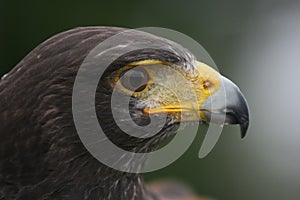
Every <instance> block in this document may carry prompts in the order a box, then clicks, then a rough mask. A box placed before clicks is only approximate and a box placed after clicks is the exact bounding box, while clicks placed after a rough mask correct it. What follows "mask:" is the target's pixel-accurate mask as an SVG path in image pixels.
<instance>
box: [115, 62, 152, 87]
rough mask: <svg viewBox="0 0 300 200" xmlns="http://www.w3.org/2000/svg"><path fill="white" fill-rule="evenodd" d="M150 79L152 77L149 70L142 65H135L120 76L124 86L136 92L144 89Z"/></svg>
mask: <svg viewBox="0 0 300 200" xmlns="http://www.w3.org/2000/svg"><path fill="white" fill-rule="evenodd" d="M149 80H150V78H149V75H148V72H147V71H146V70H145V69H143V68H141V67H135V68H133V69H130V70H128V71H125V72H124V73H123V74H121V78H120V82H121V84H122V86H123V87H125V88H126V89H128V90H130V91H134V92H141V91H143V90H144V89H145V88H146V86H147V84H148V82H149Z"/></svg>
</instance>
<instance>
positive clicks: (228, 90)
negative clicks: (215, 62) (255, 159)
mask: <svg viewBox="0 0 300 200" xmlns="http://www.w3.org/2000/svg"><path fill="white" fill-rule="evenodd" d="M201 111H202V112H203V113H204V114H205V116H206V121H208V122H213V123H218V124H239V125H240V131H241V137H242V138H244V137H245V135H246V133H247V130H248V127H249V108H248V103H247V101H246V99H245V97H244V95H243V94H242V92H241V91H240V89H239V88H238V87H237V86H236V85H235V84H234V83H233V82H232V81H230V80H229V79H227V78H225V77H223V76H221V85H220V89H219V90H218V91H217V92H215V93H214V94H213V95H211V96H210V97H208V98H207V99H206V101H205V102H204V103H203V105H202V108H201Z"/></svg>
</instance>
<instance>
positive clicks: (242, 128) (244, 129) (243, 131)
mask: <svg viewBox="0 0 300 200" xmlns="http://www.w3.org/2000/svg"><path fill="white" fill-rule="evenodd" d="M248 128H249V121H246V122H244V123H242V124H240V131H241V138H242V139H243V138H245V136H246V133H247V131H248Z"/></svg>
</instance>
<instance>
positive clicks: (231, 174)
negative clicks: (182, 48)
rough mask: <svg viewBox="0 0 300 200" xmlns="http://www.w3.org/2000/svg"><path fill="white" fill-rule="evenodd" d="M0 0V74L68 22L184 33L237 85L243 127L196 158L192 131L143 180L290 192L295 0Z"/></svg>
mask: <svg viewBox="0 0 300 200" xmlns="http://www.w3.org/2000/svg"><path fill="white" fill-rule="evenodd" d="M0 2H1V3H0V77H1V76H2V75H4V74H5V73H7V72H8V71H9V70H10V69H11V68H13V67H14V66H15V65H16V64H17V63H18V62H19V61H20V60H21V59H22V58H23V57H24V56H25V55H26V54H27V53H29V52H30V51H31V50H32V49H33V48H34V47H35V46H36V45H38V44H39V43H41V42H42V41H44V40H45V39H47V38H48V37H50V36H52V35H54V34H56V33H58V32H61V31H64V30H67V29H70V28H74V27H78V26H89V25H105V26H121V27H130V28H137V27H147V26H154V27H165V28H170V29H174V30H177V31H180V32H182V33H184V34H187V35H189V36H190V37H192V38H193V39H195V40H196V41H198V42H199V43H200V44H201V45H203V46H204V47H205V48H206V50H207V51H208V52H209V53H210V54H211V56H212V57H213V59H214V61H215V62H216V64H217V65H218V68H219V70H220V71H221V73H222V74H224V75H225V76H227V77H229V78H230V79H231V80H233V81H234V82H235V83H237V85H239V86H240V88H241V90H242V91H243V92H244V94H245V96H246V98H247V99H248V101H249V104H250V109H251V127H250V131H249V133H248V136H247V137H246V139H244V140H240V138H239V130H238V127H225V128H224V131H223V134H222V135H221V138H220V140H219V142H218V143H217V145H216V147H215V148H214V149H213V151H212V152H211V154H209V156H208V157H206V158H205V159H199V158H198V152H199V149H200V145H201V140H202V139H203V134H201V133H199V137H198V140H196V141H195V142H194V144H193V145H192V147H191V148H190V149H189V150H188V152H187V153H186V154H185V155H184V156H183V157H181V158H180V159H179V160H178V161H177V162H175V163H173V164H172V165H170V166H169V167H167V168H164V169H163V170H160V171H157V172H153V173H148V174H146V180H147V181H152V180H157V179H169V178H171V179H174V180H179V181H182V182H185V183H187V184H188V185H190V186H191V187H192V188H193V189H194V190H195V191H196V192H197V193H198V194H202V195H206V196H210V197H212V198H214V199H222V200H241V199H242V200H253V199H255V200H271V199H272V200H276V199H287V200H298V199H300V106H299V102H300V89H299V87H300V1H289V0H286V1H279V0H253V1H240V0H236V1H232V0H229V1H215V0H212V1H179V0H173V1H167V0H165V1H158V0H152V1H141V0H131V1H114V0H110V1H100V0H97V1H95V0H91V1H36V2H34V3H33V2H29V1H12V0H10V1H9V0H0ZM0 106H1V105H0ZM0 131H1V130H0Z"/></svg>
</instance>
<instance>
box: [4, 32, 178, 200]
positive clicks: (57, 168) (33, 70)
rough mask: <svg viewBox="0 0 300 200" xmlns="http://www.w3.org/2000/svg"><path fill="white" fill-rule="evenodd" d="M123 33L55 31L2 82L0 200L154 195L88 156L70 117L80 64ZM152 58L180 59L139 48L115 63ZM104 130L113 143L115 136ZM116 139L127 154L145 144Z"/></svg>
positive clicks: (129, 176) (133, 176) (130, 176)
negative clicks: (88, 55)
mask: <svg viewBox="0 0 300 200" xmlns="http://www.w3.org/2000/svg"><path fill="white" fill-rule="evenodd" d="M122 30H123V29H120V28H109V27H89V28H77V29H73V30H70V31H67V32H64V33H61V34H58V35H56V36H54V37H52V38H50V39H49V40H47V41H46V42H44V43H42V44H41V45H39V46H38V47H36V48H35V49H34V50H33V51H32V52H31V53H30V54H29V55H28V56H26V57H25V58H24V59H23V60H22V61H21V62H20V63H19V64H18V65H17V66H16V67H15V68H14V69H13V70H12V71H11V72H10V73H9V74H8V75H7V76H6V77H5V78H4V79H3V80H2V81H1V82H0V103H1V106H0V121H1V124H0V138H1V140H0V148H1V150H0V199H30V200H31V199H43V200H46V199H64V200H67V199H70V200H76V199H78V200H83V199H89V200H92V199H143V198H145V197H147V196H148V195H150V196H151V198H152V195H151V194H148V192H147V190H146V189H145V187H144V185H142V177H141V175H140V174H129V173H124V172H119V171H116V170H113V169H111V168H109V167H106V166H104V165H102V164H101V163H99V162H98V161H97V160H96V159H94V158H93V157H92V156H91V155H90V154H89V153H88V152H87V150H86V149H85V148H84V146H83V145H82V144H81V141H80V139H79V137H78V135H77V133H76V130H75V127H74V123H73V119H72V113H71V112H72V111H71V96H72V87H73V84H74V80H75V76H76V73H77V71H78V68H79V66H80V65H81V63H82V62H83V60H84V58H85V57H86V56H87V54H88V53H89V51H90V50H92V49H93V48H94V47H95V46H96V45H97V44H98V43H100V42H101V41H103V40H104V39H106V38H108V37H110V36H112V35H114V34H116V33H118V32H120V31H122ZM158 57H159V58H160V59H166V60H167V61H170V60H172V62H173V61H174V62H175V61H178V60H176V59H178V58H177V57H175V56H174V57H172V55H169V56H168V57H167V56H164V52H160V53H155V52H151V50H147V49H145V50H144V51H142V52H139V54H138V55H137V54H136V53H134V52H132V55H128V56H127V57H126V56H125V57H124V58H122V59H120V60H119V61H116V62H115V64H114V65H116V66H115V67H120V65H122V66H123V65H125V64H126V62H132V61H134V60H132V59H133V58H134V59H135V60H139V59H145V58H158ZM112 68H114V66H112ZM107 73H108V74H109V72H107ZM103 85H105V83H103ZM103 88H105V87H103ZM103 88H100V89H99V95H97V98H98V100H99V101H102V104H101V105H100V106H101V108H99V110H98V111H99V113H100V114H99V115H100V118H101V114H102V113H104V112H105V108H103V105H104V104H103V98H104V97H103V95H101V94H102V92H104V91H102V90H103ZM104 103H105V102H104ZM107 103H109V102H107ZM96 106H97V105H96ZM108 107H109V106H108ZM102 108H103V109H102ZM102 117H104V120H106V121H107V116H106V118H105V115H102ZM108 129H110V130H109V131H110V132H111V139H112V140H114V136H113V135H114V131H113V130H111V127H108ZM115 132H116V133H115V134H117V132H118V131H115ZM123 137H124V140H127V139H128V136H123ZM117 138H118V140H116V141H115V142H116V143H118V144H119V145H124V146H123V147H124V148H125V149H126V148H127V149H133V148H135V149H139V148H136V146H138V145H140V144H143V145H141V146H144V144H145V141H144V142H143V143H141V142H140V141H139V142H138V143H137V142H132V143H130V142H128V143H126V144H124V143H123V140H122V139H120V138H122V137H117ZM149 198H150V197H149Z"/></svg>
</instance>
